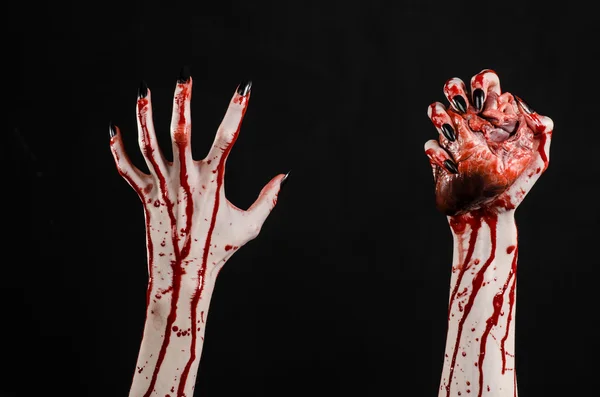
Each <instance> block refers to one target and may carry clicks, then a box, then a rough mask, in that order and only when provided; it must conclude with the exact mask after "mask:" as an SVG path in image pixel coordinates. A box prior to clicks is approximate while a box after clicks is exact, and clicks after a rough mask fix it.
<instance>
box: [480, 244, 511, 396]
mask: <svg viewBox="0 0 600 397" xmlns="http://www.w3.org/2000/svg"><path fill="white" fill-rule="evenodd" d="M511 247H513V248H514V245H511ZM509 248H510V247H509ZM511 251H512V250H511ZM516 257H517V255H516V253H515V256H514V257H513V261H512V266H511V269H510V272H509V273H508V277H507V279H506V282H505V283H504V285H503V286H502V290H501V291H500V292H498V293H497V294H496V295H495V296H494V299H493V300H492V302H493V305H494V311H493V312H492V315H491V316H490V318H488V319H487V320H486V324H485V330H484V331H483V335H481V344H480V345H479V365H478V366H479V393H478V394H477V397H481V395H482V393H483V360H484V359H485V350H486V344H487V338H488V336H489V334H490V332H491V330H492V327H494V326H496V325H498V319H499V318H500V313H501V310H502V305H503V304H504V294H505V293H506V290H507V289H508V284H510V282H511V280H513V278H515V270H516V269H515V263H516V259H515V258H516ZM513 285H514V282H513ZM511 310H512V305H511ZM509 316H510V312H509ZM509 323H510V317H509V318H508V320H507V323H506V330H507V333H506V334H507V335H508V327H509ZM501 351H502V362H503V370H502V373H504V363H505V357H504V342H502V347H501Z"/></svg>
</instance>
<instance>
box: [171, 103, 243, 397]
mask: <svg viewBox="0 0 600 397" xmlns="http://www.w3.org/2000/svg"><path fill="white" fill-rule="evenodd" d="M238 97H239V98H238ZM244 98H246V97H242V96H239V95H238V96H236V97H235V98H234V102H236V101H238V103H239V104H242V103H243V101H244ZM245 113H246V107H244V108H243V109H242V117H241V118H240V124H238V126H237V129H236V131H235V133H234V134H233V137H232V139H231V141H230V142H229V143H228V146H227V147H226V148H225V149H224V150H223V154H222V155H221V158H220V159H219V164H218V166H217V168H216V170H217V171H218V175H217V178H216V182H217V188H216V193H215V201H214V207H213V213H212V217H211V220H210V225H209V228H208V232H207V236H206V242H205V244H204V252H203V253H202V265H201V267H200V270H199V274H198V277H197V280H198V283H199V284H200V285H197V288H196V290H195V292H194V295H193V296H192V302H191V320H192V324H196V313H197V308H198V302H199V301H200V297H201V295H202V291H203V290H204V285H205V280H204V276H205V274H206V267H207V266H206V265H207V263H208V255H209V250H210V246H211V240H212V234H213V231H214V229H215V224H216V221H217V212H218V211H219V204H220V192H221V188H222V185H223V179H224V175H225V161H226V159H227V156H228V155H229V152H230V151H231V148H232V147H233V144H234V143H235V141H236V140H237V137H238V135H239V131H240V127H241V120H242V119H243V117H244V114H245ZM190 218H191V217H190ZM200 280H201V281H200ZM196 334H197V331H196V327H194V328H192V335H191V346H190V358H189V360H188V361H187V363H186V365H185V368H184V369H183V372H182V373H181V378H180V380H179V387H178V388H177V395H178V396H181V395H183V390H184V388H185V383H186V382H187V378H188V376H189V372H190V368H191V366H192V363H193V362H194V360H195V359H196Z"/></svg>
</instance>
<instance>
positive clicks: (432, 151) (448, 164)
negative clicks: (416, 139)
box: [425, 139, 458, 174]
mask: <svg viewBox="0 0 600 397" xmlns="http://www.w3.org/2000/svg"><path fill="white" fill-rule="evenodd" d="M425 154H426V155H427V157H428V158H429V163H431V166H432V167H433V169H434V172H435V169H436V167H439V168H440V169H443V170H444V171H445V172H448V173H450V174H458V165H457V164H456V163H455V162H454V160H452V158H451V157H450V155H449V154H448V152H447V151H446V150H445V149H444V148H442V147H441V146H440V144H439V143H438V141H436V140H435V139H430V140H428V141H427V142H425Z"/></svg>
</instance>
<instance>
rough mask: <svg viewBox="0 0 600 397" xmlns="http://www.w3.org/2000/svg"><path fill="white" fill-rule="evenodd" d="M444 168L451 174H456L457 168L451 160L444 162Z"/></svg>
mask: <svg viewBox="0 0 600 397" xmlns="http://www.w3.org/2000/svg"><path fill="white" fill-rule="evenodd" d="M444 167H446V169H447V170H448V171H450V172H451V173H453V174H458V166H457V165H456V163H455V162H454V161H452V160H444Z"/></svg>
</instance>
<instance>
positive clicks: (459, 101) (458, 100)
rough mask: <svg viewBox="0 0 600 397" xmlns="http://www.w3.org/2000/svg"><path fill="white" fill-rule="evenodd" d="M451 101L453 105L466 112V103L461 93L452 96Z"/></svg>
mask: <svg viewBox="0 0 600 397" xmlns="http://www.w3.org/2000/svg"><path fill="white" fill-rule="evenodd" d="M452 102H453V103H454V107H455V108H457V109H458V110H460V111H461V112H463V113H466V112H467V103H466V102H465V98H463V97H462V95H454V98H452Z"/></svg>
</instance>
